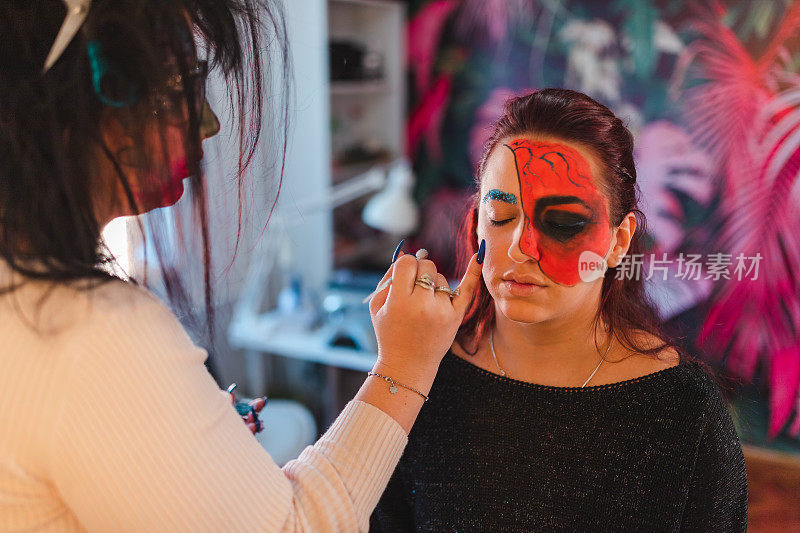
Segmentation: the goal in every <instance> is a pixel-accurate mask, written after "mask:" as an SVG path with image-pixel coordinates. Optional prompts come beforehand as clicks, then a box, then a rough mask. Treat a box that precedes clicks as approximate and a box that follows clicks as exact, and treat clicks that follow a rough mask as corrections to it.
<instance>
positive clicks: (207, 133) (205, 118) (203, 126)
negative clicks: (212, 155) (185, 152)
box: [200, 100, 219, 139]
mask: <svg viewBox="0 0 800 533" xmlns="http://www.w3.org/2000/svg"><path fill="white" fill-rule="evenodd" d="M217 133H219V119H217V115H215V114H214V111H213V110H212V109H211V106H210V105H209V104H208V100H205V101H204V102H203V110H202V111H201V115H200V137H201V138H202V139H208V138H209V137H213V136H214V135H216V134H217Z"/></svg>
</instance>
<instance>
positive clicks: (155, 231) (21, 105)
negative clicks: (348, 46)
mask: <svg viewBox="0 0 800 533" xmlns="http://www.w3.org/2000/svg"><path fill="white" fill-rule="evenodd" d="M277 1H278V0H94V2H92V4H91V8H90V9H89V12H88V16H87V18H86V21H85V23H84V24H83V26H82V27H81V31H80V32H79V33H78V34H77V35H76V36H75V38H74V39H73V40H72V41H71V42H70V44H69V46H68V47H67V48H66V50H65V51H64V53H63V54H62V55H61V57H60V58H59V59H58V60H57V61H56V63H55V64H54V65H53V66H52V68H50V69H49V70H48V71H47V72H46V73H42V67H43V65H44V62H45V58H46V56H47V54H48V51H49V50H50V47H51V45H52V44H53V42H54V40H55V37H56V34H57V32H58V31H59V28H60V26H61V24H62V22H63V21H64V17H65V14H66V9H65V5H64V3H63V2H62V1H61V0H3V1H2V2H0V43H2V44H0V258H2V259H3V260H4V261H6V262H7V263H8V265H9V266H10V267H11V268H12V269H13V270H14V271H16V272H17V273H19V274H21V275H22V279H24V280H44V281H45V282H48V281H49V282H52V283H53V284H58V283H70V282H73V281H78V280H83V281H86V280H90V281H91V283H90V284H89V285H90V286H91V285H96V284H99V283H104V282H106V281H109V280H111V279H114V277H113V276H112V275H111V274H109V267H110V265H112V264H113V263H114V261H115V260H114V258H113V257H112V256H111V253H110V251H109V250H108V249H107V247H105V246H104V245H103V244H102V243H101V230H102V228H101V227H100V223H101V220H98V216H97V213H98V209H97V208H98V202H99V201H100V200H99V198H102V196H101V195H99V194H98V191H100V190H101V189H102V188H103V187H104V186H105V187H109V186H119V185H121V188H122V190H124V191H125V196H126V201H127V203H128V204H129V207H130V208H131V209H132V210H133V211H134V212H139V208H138V206H137V205H136V199H135V196H134V194H133V191H132V189H131V182H130V180H129V175H128V173H129V172H130V169H132V168H138V169H141V168H147V169H150V170H152V169H158V170H160V171H165V172H170V166H169V161H170V153H169V151H170V150H169V148H168V146H169V145H168V143H167V137H166V134H165V131H166V127H167V125H169V126H173V127H174V126H175V125H178V126H180V127H181V129H182V130H184V131H185V137H184V139H183V153H184V154H185V155H186V159H187V166H188V167H189V172H191V173H192V178H191V180H190V183H189V190H190V192H191V206H192V209H193V211H194V213H193V214H194V217H193V219H192V220H193V223H192V226H193V229H196V231H197V233H198V240H199V241H200V242H201V243H202V245H201V249H202V251H201V252H199V253H198V254H197V255H199V256H201V257H198V258H197V259H195V261H194V263H198V264H199V263H200V262H202V267H203V272H202V279H203V287H204V289H203V292H204V300H205V301H204V304H205V325H207V326H208V331H207V333H208V335H209V336H210V339H209V340H210V341H211V342H212V343H213V324H214V309H213V295H212V293H213V287H212V281H211V272H212V266H211V253H210V246H209V221H208V218H209V217H208V204H207V198H206V186H205V184H204V179H203V175H202V169H201V168H199V164H197V163H198V162H199V160H200V151H201V146H200V141H201V131H200V130H201V118H202V117H201V116H200V115H202V106H201V105H199V104H200V102H201V100H199V96H200V95H199V94H197V93H198V92H199V89H200V86H198V85H194V84H192V83H186V82H185V80H190V79H192V72H193V69H194V68H195V67H197V65H196V61H197V57H196V52H200V53H201V55H206V56H207V59H208V63H209V69H211V70H213V69H215V68H216V69H219V71H221V73H222V74H223V75H224V77H225V79H226V83H227V88H228V93H229V102H230V108H231V112H232V115H233V116H234V117H236V118H237V120H238V131H237V133H238V139H239V143H238V147H239V157H238V162H239V164H238V175H237V180H238V188H239V221H238V231H237V244H238V238H239V234H240V232H241V228H242V215H241V213H242V197H243V194H242V193H243V187H244V184H243V179H244V176H245V175H246V173H245V170H246V168H247V167H248V165H249V163H250V161H251V160H252V158H253V156H254V153H255V150H256V146H257V143H258V141H259V137H260V136H261V124H262V108H263V107H265V106H262V99H263V98H264V97H263V96H262V95H263V94H264V91H265V90H267V89H268V86H269V84H270V80H271V79H277V80H280V81H278V82H277V84H278V85H279V87H277V90H276V91H275V92H274V94H270V96H269V98H270V102H276V101H281V99H282V98H286V95H287V94H289V93H288V88H289V83H290V79H289V72H290V70H289V64H288V57H289V56H288V52H287V43H286V30H285V26H284V20H283V12H282V9H281V6H280V5H279V4H277ZM195 39H196V40H197V42H198V43H199V50H195V43H194V41H195ZM98 58H99V59H100V60H102V61H104V62H105V72H107V73H108V74H109V75H107V76H106V77H105V78H103V80H102V83H101V85H100V87H99V88H97V87H95V86H94V85H93V74H94V75H97V73H98V72H97V70H98V69H97V61H98ZM92 60H94V70H93V63H92ZM270 68H272V69H273V70H274V69H277V70H278V72H277V73H276V74H275V75H274V76H273V74H272V72H270ZM176 75H181V77H182V79H183V80H184V82H183V83H181V84H180V85H179V88H178V89H177V91H176V90H173V91H172V92H167V93H165V87H167V86H168V82H169V80H170V79H172V80H174V79H175V78H176ZM164 94H168V95H169V98H170V99H171V100H170V101H167V102H166V104H165V100H164ZM282 102H283V105H280V104H279V105H277V106H270V109H272V110H273V112H274V117H271V118H272V119H273V120H272V121H271V122H269V124H270V126H276V127H275V128H270V130H271V131H272V130H276V136H280V135H281V134H283V139H278V142H277V143H272V142H269V141H268V142H267V144H268V146H271V147H274V148H277V149H280V148H283V150H284V152H282V153H281V154H280V155H279V156H278V157H279V160H280V161H282V160H283V155H284V154H285V138H286V136H285V133H286V128H287V122H288V120H287V116H286V112H287V109H288V105H289V104H288V102H286V101H285V100H283V101H282ZM165 105H166V109H167V110H168V111H169V110H172V111H174V113H166V114H167V115H169V116H166V117H164V116H163V115H164V113H162V118H158V117H157V116H156V114H157V113H158V110H159V109H160V110H161V111H162V112H163V111H164V106H165ZM157 106H161V107H157ZM276 109H277V111H275V110H276ZM154 113H156V114H154ZM109 118H112V119H113V122H114V125H115V127H116V128H117V129H120V128H121V131H122V132H124V136H125V137H126V138H130V146H129V147H127V148H126V149H124V150H120V151H118V152H117V153H114V152H113V151H112V150H111V149H110V148H109V146H108V145H107V143H106V142H105V140H104V132H105V131H106V127H107V125H108V123H109ZM265 133H270V132H267V131H266V129H265ZM154 138H155V139H156V141H155V146H153V142H154V141H153V139H154ZM146 140H147V143H148V144H146V143H145V141H146ZM159 145H160V146H159ZM146 147H147V149H146ZM154 148H155V149H154ZM276 151H277V150H276ZM99 157H107V158H108V160H109V162H110V168H114V169H116V172H114V173H113V174H115V175H111V176H97V175H96V174H97V172H93V168H95V167H96V162H97V161H98V158H99ZM104 163H105V161H104ZM277 166H278V168H280V169H281V170H280V175H279V177H278V178H277V182H278V188H279V187H280V179H281V178H282V175H283V171H282V164H280V165H277ZM148 174H149V172H148ZM115 183H118V185H114V184H115ZM270 204H271V202H270ZM273 205H274V204H273ZM270 208H271V206H270V205H267V206H265V209H264V211H266V212H271V211H269V210H270ZM154 215H155V216H154V217H152V219H150V220H149V221H148V227H149V231H148V232H147V233H148V234H149V238H150V239H151V244H152V245H153V248H154V249H155V251H156V254H155V255H156V256H157V258H158V261H159V263H160V264H161V266H162V268H161V276H160V277H161V278H162V281H163V285H164V289H165V291H166V294H167V297H168V298H169V300H170V303H171V304H172V306H173V309H174V310H175V311H176V313H177V314H178V315H179V316H183V317H186V318H188V317H190V316H191V313H192V312H194V311H195V306H194V305H193V303H192V302H191V301H190V300H191V299H192V296H191V294H190V291H189V288H188V286H187V282H186V280H185V279H182V277H181V276H180V275H179V271H178V269H176V268H174V267H172V266H170V264H169V261H168V260H166V259H165V258H166V257H167V256H168V254H174V250H169V249H168V247H169V245H166V244H165V242H168V241H167V240H166V239H167V238H168V237H169V236H171V235H174V234H175V233H176V232H177V233H178V234H179V237H178V239H182V238H183V236H182V234H181V229H180V228H179V227H178V228H175V227H165V225H164V224H166V222H164V221H163V220H162V221H161V225H159V220H158V219H159V216H158V213H154ZM163 218H164V220H169V218H168V217H163ZM151 222H152V225H150V223H151ZM140 229H141V222H140ZM178 248H180V247H178ZM234 254H235V252H234ZM189 262H190V263H191V262H192V261H189ZM134 281H135V280H134ZM144 282H145V283H147V280H146V279H144ZM17 286H18V285H17ZM17 286H12V287H7V288H5V289H4V292H8V291H11V290H14V289H15V288H16V287H17ZM198 315H201V316H202V312H201V313H198ZM195 325H198V324H195Z"/></svg>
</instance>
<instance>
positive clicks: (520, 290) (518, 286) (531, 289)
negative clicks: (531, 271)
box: [500, 279, 547, 296]
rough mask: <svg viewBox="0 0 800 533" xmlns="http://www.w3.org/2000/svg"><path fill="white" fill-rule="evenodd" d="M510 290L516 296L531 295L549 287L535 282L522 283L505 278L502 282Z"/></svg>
mask: <svg viewBox="0 0 800 533" xmlns="http://www.w3.org/2000/svg"><path fill="white" fill-rule="evenodd" d="M500 284H501V285H502V286H503V287H504V288H505V289H506V290H507V291H508V292H510V293H511V294H513V295H515V296H530V295H532V294H535V293H537V292H539V291H541V290H543V289H546V288H547V287H546V286H544V285H536V284H535V283H522V282H519V281H515V280H513V279H504V280H503V281H502V282H501V283H500Z"/></svg>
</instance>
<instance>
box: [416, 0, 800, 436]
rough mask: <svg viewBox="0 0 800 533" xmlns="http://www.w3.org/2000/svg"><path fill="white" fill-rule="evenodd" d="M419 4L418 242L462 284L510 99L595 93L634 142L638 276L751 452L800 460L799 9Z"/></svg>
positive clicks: (462, 1)
mask: <svg viewBox="0 0 800 533" xmlns="http://www.w3.org/2000/svg"><path fill="white" fill-rule="evenodd" d="M407 4H408V22H407V39H408V41H407V43H408V50H407V54H408V58H407V59H408V66H409V101H408V118H407V139H406V144H407V151H408V155H409V156H410V157H411V158H412V160H413V161H414V169H415V173H416V175H417V188H416V191H415V192H416V196H417V199H418V200H419V201H420V203H421V204H422V205H423V209H424V212H425V213H426V214H427V215H428V216H426V217H425V218H426V220H425V221H424V226H423V227H422V228H421V229H420V231H419V233H418V234H417V236H416V238H417V240H418V241H419V242H420V243H425V246H426V247H427V248H429V249H430V250H431V253H432V256H433V258H434V259H435V260H436V261H437V264H438V265H440V268H442V269H443V270H445V271H449V272H450V273H451V274H454V273H455V272H454V271H455V264H454V261H453V257H454V250H455V242H454V236H455V235H457V233H458V229H459V226H460V224H461V220H462V217H463V214H464V206H465V205H466V204H467V202H468V198H469V195H470V192H471V191H470V187H471V186H472V183H473V169H474V165H475V163H476V162H477V160H478V158H479V157H480V153H481V147H482V145H483V143H484V141H485V140H486V138H487V136H488V131H487V127H488V126H489V125H490V124H491V123H492V122H493V121H494V120H495V119H496V118H497V117H498V116H499V113H500V111H501V108H502V105H503V102H504V101H505V100H506V99H507V98H508V97H510V96H513V95H515V94H519V93H523V92H526V91H529V90H531V89H533V88H539V87H567V88H571V89H576V90H580V91H583V92H585V93H587V94H589V95H591V96H592V97H594V98H596V99H597V100H599V101H600V102H602V103H604V104H605V105H607V106H608V107H609V108H611V109H612V110H613V111H615V112H616V113H617V114H618V115H619V116H621V117H623V118H624V119H625V120H626V121H627V124H628V126H629V127H630V129H631V130H632V131H633V133H634V135H635V137H636V162H637V169H638V173H639V184H640V188H641V191H642V194H643V198H644V199H645V203H644V206H643V208H644V209H643V210H644V212H645V213H646V214H647V217H648V234H647V243H648V247H649V249H648V253H647V254H644V257H642V258H631V261H632V264H631V265H628V268H636V269H639V272H640V273H642V274H643V275H647V276H648V277H647V279H648V280H650V283H649V286H650V290H651V295H652V297H653V298H654V299H655V301H656V302H657V303H658V305H659V308H660V310H661V312H662V316H663V318H664V320H665V321H666V322H667V325H668V326H669V328H670V329H671V330H672V331H673V332H675V333H676V334H678V335H681V336H682V338H683V340H684V342H685V344H686V347H687V348H688V349H689V350H691V351H692V352H693V353H696V354H697V355H698V356H699V357H701V358H702V359H704V360H705V361H707V362H708V363H710V364H711V365H712V366H713V367H714V368H715V369H716V370H718V371H719V373H720V376H721V377H722V378H723V380H724V383H723V384H724V385H725V386H726V388H727V389H728V391H729V396H730V397H731V399H732V401H733V405H734V410H735V412H734V416H735V418H736V419H737V422H738V426H739V430H740V433H741V434H742V436H743V438H744V439H745V440H746V441H750V442H756V443H761V444H766V445H769V446H773V447H776V448H783V449H790V450H793V451H800V439H798V436H799V435H800V179H799V178H798V173H799V172H800V2H795V1H790V0H772V1H763V2H751V1H739V0H728V1H704V2H688V1H684V0H663V1H655V2H648V1H642V0H608V1H587V0H580V1H579V0H409V1H408V2H407ZM448 227H449V228H450V230H451V231H445V230H443V228H448ZM637 261H638V263H637ZM726 377H727V378H728V379H724V378H726Z"/></svg>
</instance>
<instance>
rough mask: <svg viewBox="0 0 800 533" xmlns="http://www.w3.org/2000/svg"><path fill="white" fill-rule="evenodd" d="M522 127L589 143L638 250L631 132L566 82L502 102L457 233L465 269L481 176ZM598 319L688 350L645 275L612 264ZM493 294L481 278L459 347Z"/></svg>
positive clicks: (623, 338) (632, 336)
mask: <svg viewBox="0 0 800 533" xmlns="http://www.w3.org/2000/svg"><path fill="white" fill-rule="evenodd" d="M524 135H542V136H549V137H555V138H557V139H560V140H564V141H568V142H574V143H578V144H580V145H582V146H584V147H585V148H587V149H588V150H590V151H591V152H592V153H593V154H594V155H595V156H596V157H597V160H598V161H600V163H601V165H602V166H603V172H602V178H601V179H600V180H599V181H600V183H599V187H600V189H601V190H602V191H603V193H604V194H605V195H606V196H607V197H608V199H609V204H610V206H609V207H610V211H611V212H610V213H609V216H610V219H611V223H612V224H614V225H618V224H620V223H621V222H622V219H623V218H624V217H625V215H626V214H627V213H631V212H632V213H634V214H635V216H636V222H637V225H636V231H635V233H634V235H633V237H632V239H631V244H630V248H629V250H628V254H639V253H642V236H643V235H644V234H645V231H646V226H645V224H646V219H645V216H644V213H642V212H641V211H640V210H639V198H638V196H639V188H638V186H637V185H636V168H635V166H634V162H633V136H632V135H631V133H630V131H628V129H627V128H626V127H625V125H624V124H623V123H622V121H621V120H620V119H619V118H617V117H616V116H615V115H614V113H612V112H611V111H610V110H609V109H608V108H606V107H605V106H603V105H602V104H600V103H598V102H596V101H595V100H593V99H592V98H590V97H588V96H587V95H585V94H583V93H579V92H576V91H571V90H568V89H541V90H538V91H534V92H532V93H529V94H526V95H524V96H520V97H516V98H511V99H509V100H508V101H507V102H506V103H505V107H504V110H503V115H502V117H501V118H500V119H499V120H498V121H497V122H496V123H495V124H494V127H493V131H492V135H491V137H490V138H489V140H488V141H487V143H486V145H485V147H484V152H483V156H482V157H481V160H480V162H479V163H478V167H477V170H476V174H475V180H476V187H477V191H476V192H475V196H474V197H473V201H472V206H471V208H470V210H469V212H468V213H467V217H466V219H465V221H464V222H465V223H464V224H463V225H462V227H461V235H460V236H459V238H458V244H459V249H460V250H459V262H460V265H461V269H460V270H461V272H464V269H465V268H466V265H467V264H468V262H469V259H470V258H471V257H472V255H473V254H474V253H475V252H476V251H477V248H478V235H477V228H478V207H479V205H480V198H479V194H480V182H481V179H482V177H483V174H484V172H485V170H486V164H487V160H488V159H489V156H490V155H491V153H492V151H493V150H494V149H495V147H496V146H497V145H498V143H500V141H502V140H503V139H507V138H509V137H518V136H524ZM602 283H603V286H602V291H601V300H600V308H599V310H598V315H597V317H596V322H595V326H597V325H599V321H598V320H597V319H600V318H602V320H603V321H604V322H605V323H606V324H608V326H609V328H610V331H611V333H612V334H613V335H615V336H616V337H617V339H619V341H620V342H621V343H622V344H623V346H625V347H626V348H628V349H630V350H633V351H635V352H639V353H644V354H650V355H655V354H657V353H659V352H661V351H662V350H664V349H665V348H667V347H672V348H674V349H676V350H677V351H678V353H680V354H681V357H682V358H686V357H687V356H686V354H684V353H683V351H682V350H681V349H680V348H679V347H678V346H677V345H676V344H675V343H674V342H673V341H672V340H671V339H670V338H669V336H668V335H667V334H666V332H665V331H664V330H663V328H662V327H661V321H660V319H659V316H658V313H657V312H656V310H655V307H654V305H653V303H652V302H651V300H650V299H649V298H648V296H647V294H646V292H645V287H644V280H643V279H642V278H641V277H640V276H639V277H634V279H616V269H613V268H612V269H608V271H607V272H606V274H605V278H604V279H603V282H602ZM494 318H495V316H494V305H492V298H491V296H490V295H489V291H488V290H487V288H486V284H485V283H484V282H483V279H481V282H480V287H479V288H478V291H477V293H476V295H475V299H474V300H473V302H472V305H471V306H470V308H469V309H468V310H467V313H466V316H465V317H464V321H463V323H462V324H461V327H460V328H459V330H458V334H457V336H456V339H457V340H458V342H459V344H461V346H463V347H464V349H465V350H468V351H470V352H473V353H474V352H475V351H476V350H477V346H478V343H479V341H480V339H481V338H483V336H484V335H485V334H486V333H487V331H488V329H489V328H490V327H491V325H492V324H493V323H494ZM637 332H639V333H640V332H644V333H649V334H651V335H653V336H655V338H657V339H659V341H660V344H659V345H657V346H652V345H648V346H645V345H643V344H642V341H641V339H639V338H637V337H636V333H637Z"/></svg>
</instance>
